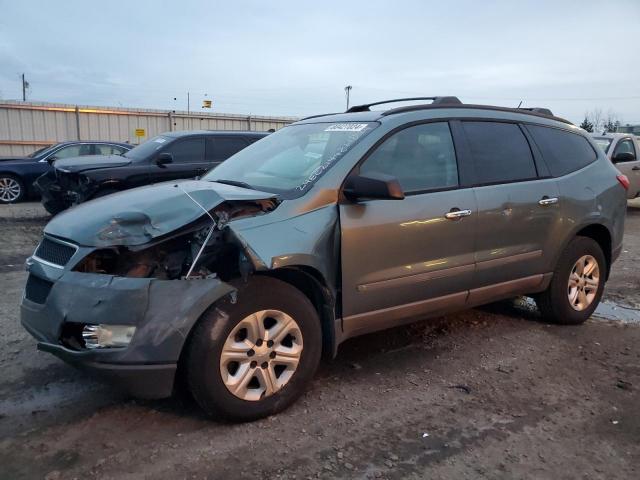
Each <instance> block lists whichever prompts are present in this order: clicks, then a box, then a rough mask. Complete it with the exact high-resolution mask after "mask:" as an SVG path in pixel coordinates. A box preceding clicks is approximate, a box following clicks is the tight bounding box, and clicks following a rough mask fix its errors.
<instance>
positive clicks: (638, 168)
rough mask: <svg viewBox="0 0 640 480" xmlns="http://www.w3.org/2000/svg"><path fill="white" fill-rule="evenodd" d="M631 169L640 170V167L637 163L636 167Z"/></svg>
mask: <svg viewBox="0 0 640 480" xmlns="http://www.w3.org/2000/svg"><path fill="white" fill-rule="evenodd" d="M631 170H640V167H639V166H637V165H636V166H635V167H633V168H632V169H631Z"/></svg>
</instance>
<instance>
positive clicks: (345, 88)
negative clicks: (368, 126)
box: [344, 85, 353, 110]
mask: <svg viewBox="0 0 640 480" xmlns="http://www.w3.org/2000/svg"><path fill="white" fill-rule="evenodd" d="M352 88H353V87H352V86H351V85H347V86H346V87H344V93H345V94H346V96H347V110H349V93H350V92H351V89H352Z"/></svg>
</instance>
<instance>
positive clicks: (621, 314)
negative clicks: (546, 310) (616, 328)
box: [513, 297, 640, 325]
mask: <svg viewBox="0 0 640 480" xmlns="http://www.w3.org/2000/svg"><path fill="white" fill-rule="evenodd" d="M513 306H514V308H516V309H517V310H524V311H526V312H527V313H533V312H537V310H538V309H537V307H536V303H535V302H534V301H533V299H531V298H528V297H520V298H518V299H516V300H514V302H513ZM591 318H592V319H594V320H598V319H603V320H613V321H617V322H622V323H635V324H639V325H640V309H637V308H633V307H627V306H624V305H620V304H617V303H614V302H611V301H608V300H605V301H603V302H600V305H598V308H596V311H595V312H594V313H593V315H592V317H591Z"/></svg>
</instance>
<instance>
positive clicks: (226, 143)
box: [207, 135, 249, 169]
mask: <svg viewBox="0 0 640 480" xmlns="http://www.w3.org/2000/svg"><path fill="white" fill-rule="evenodd" d="M248 145H249V143H248V142H247V140H246V139H245V138H243V137H238V136H231V135H230V136H215V137H207V162H208V169H210V168H213V167H215V166H217V165H219V164H220V163H222V162H224V161H225V160H226V159H227V158H229V157H230V156H232V155H234V154H236V153H238V152H239V151H240V150H242V149H243V148H245V147H246V146H248Z"/></svg>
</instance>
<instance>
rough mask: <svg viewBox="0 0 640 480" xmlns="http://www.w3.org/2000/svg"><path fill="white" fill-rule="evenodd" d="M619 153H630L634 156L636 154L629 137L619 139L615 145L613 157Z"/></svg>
mask: <svg viewBox="0 0 640 480" xmlns="http://www.w3.org/2000/svg"><path fill="white" fill-rule="evenodd" d="M619 153H630V154H632V155H633V156H634V157H635V156H636V149H635V147H634V146H633V141H631V139H630V138H625V139H623V140H620V141H619V142H618V144H617V145H616V149H615V150H614V151H613V156H614V157H615V156H616V155H618V154H619Z"/></svg>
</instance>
